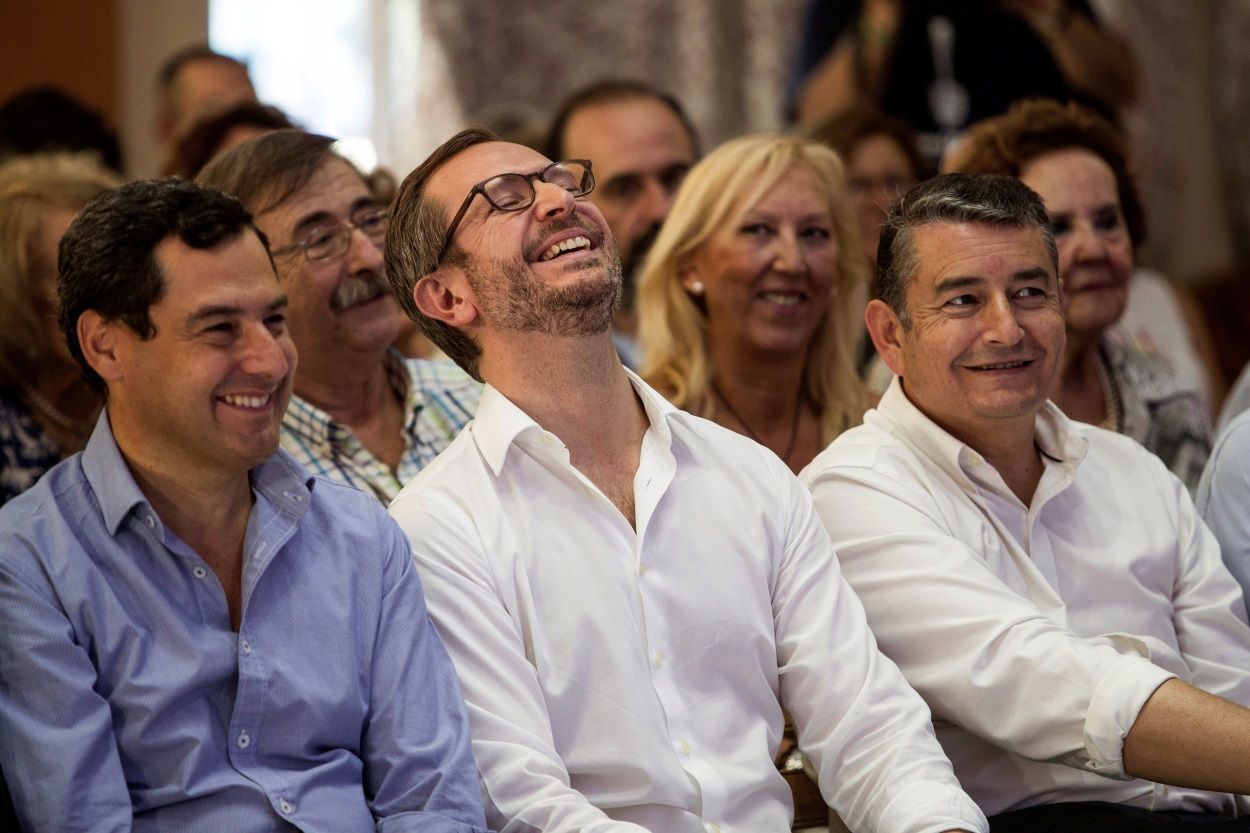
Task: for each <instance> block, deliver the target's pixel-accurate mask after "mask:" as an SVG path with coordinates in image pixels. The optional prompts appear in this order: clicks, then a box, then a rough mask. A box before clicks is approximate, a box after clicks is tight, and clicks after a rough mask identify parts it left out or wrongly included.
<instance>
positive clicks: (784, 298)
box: [756, 290, 807, 307]
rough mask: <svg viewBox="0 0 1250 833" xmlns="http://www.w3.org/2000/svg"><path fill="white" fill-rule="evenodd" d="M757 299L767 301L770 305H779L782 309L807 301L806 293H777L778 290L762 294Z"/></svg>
mask: <svg viewBox="0 0 1250 833" xmlns="http://www.w3.org/2000/svg"><path fill="white" fill-rule="evenodd" d="M756 297H758V298H760V299H761V300H764V301H767V302H768V303H770V304H777V305H778V306H782V307H794V306H798V305H799V304H801V303H803V302H804V301H806V300H807V294H806V293H803V292H782V291H777V290H774V291H770V292H761V293H759V295H758V296H756Z"/></svg>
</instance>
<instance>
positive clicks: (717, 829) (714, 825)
mask: <svg viewBox="0 0 1250 833" xmlns="http://www.w3.org/2000/svg"><path fill="white" fill-rule="evenodd" d="M712 833H720V825H719V824H717V823H716V822H712Z"/></svg>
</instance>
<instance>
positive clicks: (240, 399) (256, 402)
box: [221, 394, 269, 408]
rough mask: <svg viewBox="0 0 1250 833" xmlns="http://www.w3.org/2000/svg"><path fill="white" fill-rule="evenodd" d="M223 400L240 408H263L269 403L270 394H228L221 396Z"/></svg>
mask: <svg viewBox="0 0 1250 833" xmlns="http://www.w3.org/2000/svg"><path fill="white" fill-rule="evenodd" d="M221 401H223V402H225V403H226V404H227V405H236V406H238V407H240V408H263V407H265V406H266V405H268V404H269V397H268V396H238V395H235V394H228V395H226V396H223V397H222V398H221Z"/></svg>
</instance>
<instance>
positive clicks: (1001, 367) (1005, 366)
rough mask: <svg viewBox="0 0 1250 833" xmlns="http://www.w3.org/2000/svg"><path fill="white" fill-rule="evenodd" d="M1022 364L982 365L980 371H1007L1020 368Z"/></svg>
mask: <svg viewBox="0 0 1250 833" xmlns="http://www.w3.org/2000/svg"><path fill="white" fill-rule="evenodd" d="M1023 364H1024V362H1022V361H1020V362H1003V363H1002V364H983V365H981V369H982V370H1008V369H1010V368H1013V367H1021V366H1022V365H1023Z"/></svg>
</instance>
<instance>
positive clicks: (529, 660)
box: [391, 374, 985, 833]
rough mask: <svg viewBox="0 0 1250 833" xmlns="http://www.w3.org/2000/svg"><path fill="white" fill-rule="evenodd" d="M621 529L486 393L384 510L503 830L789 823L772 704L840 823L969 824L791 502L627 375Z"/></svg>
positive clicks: (771, 461)
mask: <svg viewBox="0 0 1250 833" xmlns="http://www.w3.org/2000/svg"><path fill="white" fill-rule="evenodd" d="M630 379H631V381H632V383H633V385H634V388H635V390H636V392H637V394H638V396H639V398H640V400H641V401H642V403H643V405H644V407H645V410H646V414H647V418H648V420H649V422H650V428H649V429H648V431H647V432H646V435H645V437H644V439H643V445H642V453H641V459H640V461H639V466H638V472H637V474H636V475H635V478H634V498H635V507H636V517H637V520H636V531H635V528H634V527H631V526H630V524H629V523H628V521H627V520H626V519H625V518H624V517H623V516H622V515H621V513H620V512H619V511H618V510H617V509H616V507H615V506H614V505H613V504H612V503H611V502H610V501H609V500H608V499H607V497H605V496H604V495H603V493H602V492H600V490H599V489H597V488H596V487H595V486H594V485H593V484H592V483H591V482H590V481H589V480H587V479H586V478H585V477H584V476H583V475H582V474H581V473H580V472H579V471H577V470H576V469H575V468H573V466H572V465H571V464H570V462H569V452H568V450H567V448H566V447H565V446H564V444H563V443H562V442H561V441H560V439H559V438H558V437H556V436H555V435H554V434H551V433H549V432H547V431H545V430H543V429H542V428H541V427H540V426H539V425H538V424H537V423H535V422H534V421H533V420H532V419H530V417H528V416H527V415H526V414H525V413H523V412H522V411H521V410H519V409H518V408H517V407H516V406H515V405H513V404H512V403H511V402H510V401H508V400H507V399H506V398H504V396H503V395H501V394H500V393H499V392H498V391H496V390H495V389H494V388H493V387H491V386H490V385H487V386H486V390H485V393H484V395H483V398H482V402H481V406H480V408H479V410H478V414H477V418H476V419H475V420H474V421H473V422H472V423H470V430H467V431H465V432H463V433H462V434H461V435H460V436H459V437H458V438H457V439H456V441H455V442H454V443H452V445H451V446H450V447H449V448H448V449H447V450H446V451H445V452H444V453H443V454H442V455H441V456H440V457H439V458H438V459H437V460H435V461H434V462H433V463H432V464H431V465H430V466H428V467H427V468H426V469H425V470H424V471H422V472H421V473H420V474H419V475H418V477H417V478H416V480H414V481H413V482H412V483H410V484H409V485H408V486H407V487H405V488H404V490H403V491H402V492H401V493H400V495H399V497H398V498H396V500H395V502H394V503H393V504H392V506H391V514H392V515H393V516H394V517H395V518H396V520H398V521H399V523H400V525H401V526H402V527H403V528H404V530H405V532H406V533H407V534H408V537H409V539H410V540H411V541H412V542H413V544H414V550H415V557H416V563H417V567H418V569H419V571H420V573H421V578H422V582H423V583H424V585H425V591H426V595H427V598H428V601H429V607H430V610H431V612H432V614H433V616H434V620H435V623H436V624H437V625H438V629H439V631H440V633H441V634H442V636H443V638H444V640H445V642H446V644H447V647H448V650H449V651H450V653H451V655H452V658H453V660H454V662H455V665H456V668H457V671H458V673H459V675H460V679H461V681H462V688H463V691H464V695H465V699H466V701H467V703H468V706H469V716H470V723H471V725H472V731H473V750H474V753H475V754H476V756H477V761H478V766H479V769H480V771H481V773H482V778H483V780H484V783H485V796H486V804H487V814H488V818H489V821H490V823H491V824H492V825H498V826H499V828H500V829H501V830H503V831H531V830H543V831H548V833H556V831H569V833H571V832H572V831H587V833H605V831H618V832H619V833H624V831H637V830H639V829H647V830H652V831H663V833H694V831H710V833H717V831H726V833H728V832H729V831H735V830H740V831H744V833H745V831H751V833H760V832H761V831H769V832H770V833H771V831H778V833H779V832H780V831H788V830H789V829H790V819H791V816H792V814H793V808H792V806H791V805H792V801H791V796H790V791H789V788H788V787H787V786H786V783H785V781H784V780H783V779H782V778H781V776H780V775H779V774H778V773H777V770H776V767H775V766H774V764H773V756H774V755H775V753H776V752H777V749H778V745H779V743H780V740H781V732H782V723H783V719H782V707H783V706H784V707H785V708H787V709H788V710H789V711H790V713H791V714H792V715H793V717H794V720H795V723H796V725H797V726H798V730H799V741H800V744H801V745H802V747H803V749H804V750H806V751H807V753H808V754H809V755H810V756H811V758H812V759H813V760H814V762H815V764H816V768H817V770H818V772H819V782H820V786H821V790H822V792H823V794H824V797H825V799H826V800H827V801H828V802H830V803H831V804H832V805H833V806H834V807H836V809H837V810H838V811H839V813H841V814H842V817H843V818H844V819H845V820H846V822H847V823H848V824H849V825H850V826H851V828H852V829H854V830H856V831H871V830H881V831H890V833H901V832H902V831H941V830H946V829H949V828H963V829H966V830H984V829H985V821H984V817H983V816H982V814H981V813H980V811H979V810H978V809H977V808H976V807H975V805H973V804H972V802H971V801H970V800H969V799H968V797H967V796H966V795H965V794H964V793H963V792H962V791H961V790H960V789H959V786H958V783H957V781H956V780H955V778H954V777H953V775H952V772H951V768H950V765H949V762H947V761H946V759H945V758H944V757H943V756H942V754H941V751H940V748H939V747H938V744H937V743H936V740H935V738H934V735H933V730H932V726H931V723H930V719H929V713H928V710H927V709H926V708H925V707H924V704H923V702H922V701H921V700H920V698H919V697H917V696H916V694H915V692H913V691H912V690H911V689H910V688H909V687H908V686H907V685H906V683H905V682H904V680H903V678H902V676H901V675H900V674H899V672H898V669H897V668H896V667H895V666H894V665H893V664H892V663H891V662H890V661H889V660H887V659H885V657H883V656H882V655H881V654H880V653H879V652H878V651H877V649H876V646H875V643H874V642H873V639H872V636H871V634H870V633H869V631H868V628H867V624H866V622H865V619H864V613H863V608H862V606H861V605H860V603H859V601H858V600H857V599H856V597H855V595H854V593H853V592H851V591H850V589H849V587H847V585H846V583H845V582H844V581H843V579H842V577H841V575H840V574H839V571H838V566H837V561H836V559H835V558H834V557H833V553H832V549H831V547H830V544H829V539H828V536H827V535H826V534H825V532H824V530H823V529H822V528H821V525H820V520H819V518H817V517H816V514H815V512H814V510H813V508H812V504H811V500H810V498H809V497H808V495H807V494H806V492H805V491H804V490H803V488H802V486H801V485H800V484H799V483H798V481H797V480H796V479H795V478H794V477H793V475H791V474H790V472H789V471H788V470H787V469H786V468H785V466H784V465H782V463H781V462H780V461H779V460H778V459H777V458H776V457H775V456H774V455H773V454H771V453H770V452H768V451H767V450H766V449H764V448H762V447H761V446H759V445H757V444H755V443H753V442H751V441H749V440H747V439H745V438H743V437H741V436H739V435H737V434H734V433H732V432H730V431H727V430H725V429H723V428H720V427H719V426H717V425H715V424H713V423H711V422H708V421H706V420H703V419H699V418H697V417H694V416H691V415H689V414H686V413H684V412H682V411H678V410H676V409H675V408H673V407H672V405H670V404H668V403H667V402H665V401H664V400H663V399H662V398H660V396H659V395H658V394H656V393H655V391H653V390H651V389H650V388H649V387H647V386H646V385H645V384H643V383H642V382H641V381H640V380H638V378H637V377H635V376H633V375H632V374H631V376H630Z"/></svg>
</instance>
